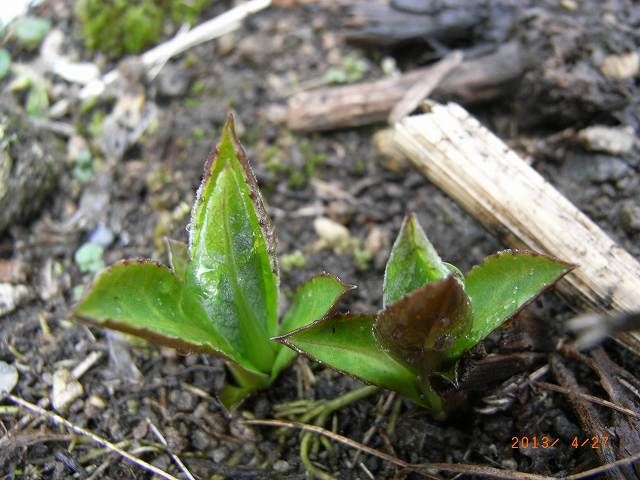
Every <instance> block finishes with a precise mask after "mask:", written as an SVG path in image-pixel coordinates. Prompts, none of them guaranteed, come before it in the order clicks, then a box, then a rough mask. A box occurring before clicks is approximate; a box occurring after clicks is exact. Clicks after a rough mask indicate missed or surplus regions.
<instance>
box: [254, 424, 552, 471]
mask: <svg viewBox="0 0 640 480" xmlns="http://www.w3.org/2000/svg"><path fill="white" fill-rule="evenodd" d="M243 423H246V424H247V425H265V426H270V427H283V428H298V429H300V430H305V431H307V432H313V433H317V434H319V435H324V436H325V437H328V438H330V439H332V440H334V441H336V442H340V443H342V444H344V445H347V446H349V447H351V448H355V449H358V450H361V451H363V452H365V453H368V454H369V455H373V456H374V457H378V458H381V459H382V460H385V461H387V462H389V463H392V464H393V465H396V466H398V467H400V468H403V469H406V470H410V471H412V472H415V473H419V474H420V475H423V476H425V477H429V478H438V477H434V475H433V473H432V472H433V471H435V470H442V471H446V472H453V473H468V474H473V475H478V476H481V477H489V478H501V479H511V480H514V479H515V480H555V478H554V477H549V476H547V475H537V474H535V473H524V472H517V471H513V470H502V469H499V468H493V467H485V466H483V465H465V464H455V463H429V464H425V465H417V464H412V463H408V462H405V461H404V460H401V459H399V458H398V457H394V456H393V455H389V454H388V453H385V452H381V451H380V450H376V449H375V448H371V447H368V446H367V445H363V444H361V443H359V442H356V441H355V440H351V439H350V438H347V437H345V436H343V435H340V434H338V433H334V432H332V431H331V430H327V429H325V428H322V427H318V426H316V425H309V424H307V423H300V422H289V421H284V420H246V421H244V422H243Z"/></svg>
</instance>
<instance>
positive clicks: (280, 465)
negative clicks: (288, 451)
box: [273, 460, 291, 473]
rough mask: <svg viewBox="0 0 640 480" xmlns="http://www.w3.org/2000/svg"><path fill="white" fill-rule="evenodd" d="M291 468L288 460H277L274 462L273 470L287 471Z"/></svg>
mask: <svg viewBox="0 0 640 480" xmlns="http://www.w3.org/2000/svg"><path fill="white" fill-rule="evenodd" d="M289 470H291V465H289V462H287V461H286V460H276V461H275V462H274V464H273V471H274V472H278V473H286V472H288V471H289Z"/></svg>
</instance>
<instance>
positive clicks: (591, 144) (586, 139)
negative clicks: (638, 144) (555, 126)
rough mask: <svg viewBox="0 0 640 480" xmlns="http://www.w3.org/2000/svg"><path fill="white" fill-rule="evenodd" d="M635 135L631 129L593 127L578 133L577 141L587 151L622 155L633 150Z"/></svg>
mask: <svg viewBox="0 0 640 480" xmlns="http://www.w3.org/2000/svg"><path fill="white" fill-rule="evenodd" d="M635 138H636V137H635V135H634V132H633V129H632V128H631V127H607V126H604V125H594V126H592V127H588V128H585V129H583V130H580V131H579V132H578V139H579V140H580V141H581V142H583V143H584V144H585V146H586V147H587V148H588V149H589V150H595V151H600V152H606V153H611V154H613V155H623V154H625V153H629V152H630V151H631V150H632V149H633V144H634V142H635Z"/></svg>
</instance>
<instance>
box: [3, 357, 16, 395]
mask: <svg viewBox="0 0 640 480" xmlns="http://www.w3.org/2000/svg"><path fill="white" fill-rule="evenodd" d="M17 383H18V369H17V368H16V367H14V366H13V365H10V364H8V363H7V362H0V393H11V390H13V389H14V387H15V386H16V385H17Z"/></svg>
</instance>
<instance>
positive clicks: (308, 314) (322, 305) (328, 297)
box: [271, 274, 355, 378]
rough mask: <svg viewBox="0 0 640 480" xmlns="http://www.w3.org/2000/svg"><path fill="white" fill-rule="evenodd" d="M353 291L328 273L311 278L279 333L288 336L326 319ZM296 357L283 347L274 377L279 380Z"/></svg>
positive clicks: (288, 313) (301, 289)
mask: <svg viewBox="0 0 640 480" xmlns="http://www.w3.org/2000/svg"><path fill="white" fill-rule="evenodd" d="M354 288H355V287H353V286H351V285H347V284H346V283H342V282H341V281H340V280H339V279H338V278H336V277H334V276H332V275H328V274H322V275H317V276H315V277H312V278H310V279H309V280H307V281H306V282H304V283H303V284H302V285H300V286H299V287H298V289H297V290H296V293H295V296H294V297H293V301H292V303H291V306H290V307H289V310H288V311H287V313H286V315H285V316H284V318H283V319H282V324H281V325H280V334H281V335H283V334H286V333H288V332H291V331H293V330H295V329H297V328H300V327H304V326H305V325H309V324H310V323H311V322H314V321H316V320H319V319H321V318H323V317H325V316H326V315H327V314H328V313H329V312H330V311H331V310H332V309H333V308H334V306H335V305H336V304H337V303H338V302H339V301H340V299H341V298H342V297H344V296H345V295H346V294H347V293H348V292H349V291H350V290H352V289H354ZM295 356H296V352H295V351H293V350H291V349H289V348H280V351H279V352H278V356H277V357H276V361H275V363H274V364H273V369H272V370H271V378H276V377H277V376H278V375H279V374H280V372H281V371H282V370H283V369H284V368H285V367H287V365H289V363H291V361H292V360H293V359H294V358H295Z"/></svg>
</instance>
